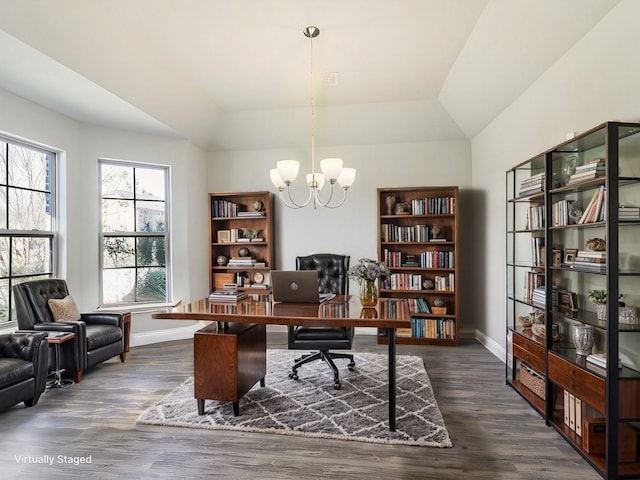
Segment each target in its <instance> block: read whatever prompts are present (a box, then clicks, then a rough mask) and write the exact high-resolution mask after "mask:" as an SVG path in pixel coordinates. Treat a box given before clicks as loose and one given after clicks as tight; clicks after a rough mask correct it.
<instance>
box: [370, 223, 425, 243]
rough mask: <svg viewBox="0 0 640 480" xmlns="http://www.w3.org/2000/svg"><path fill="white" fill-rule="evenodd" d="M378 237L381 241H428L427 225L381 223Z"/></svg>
mask: <svg viewBox="0 0 640 480" xmlns="http://www.w3.org/2000/svg"><path fill="white" fill-rule="evenodd" d="M380 239H381V240H382V241H383V242H428V241H429V227H428V226H427V225H408V226H402V225H393V224H390V223H383V224H382V225H381V232H380Z"/></svg>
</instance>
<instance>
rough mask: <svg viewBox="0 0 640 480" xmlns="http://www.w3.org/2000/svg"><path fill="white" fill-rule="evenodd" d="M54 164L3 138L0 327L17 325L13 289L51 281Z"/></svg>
mask: <svg viewBox="0 0 640 480" xmlns="http://www.w3.org/2000/svg"><path fill="white" fill-rule="evenodd" d="M55 160H56V154H55V153H53V152H48V151H45V150H42V149H40V148H38V147H35V146H33V145H27V144H24V143H21V142H18V141H15V140H12V139H9V138H3V137H0V324H2V323H3V322H8V321H15V308H14V305H13V300H12V292H11V287H12V286H13V285H15V284H16V283H20V282H23V281H26V280H35V279H38V278H47V277H51V276H53V273H54V272H53V270H54V264H55V262H54V259H53V255H54V252H55V248H54V242H55V231H54V219H55V214H54V213H55V212H54V209H55V202H54V192H53V188H54V185H55V182H54V177H53V174H54V171H55Z"/></svg>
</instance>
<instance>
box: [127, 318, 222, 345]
mask: <svg viewBox="0 0 640 480" xmlns="http://www.w3.org/2000/svg"><path fill="white" fill-rule="evenodd" d="M210 323H211V322H206V321H204V320H200V321H197V322H195V323H194V324H192V325H187V326H186V327H177V328H167V329H165V330H153V331H149V332H140V333H134V334H132V335H131V340H130V342H131V346H132V347H139V346H141V345H151V344H154V343H162V342H170V341H172V340H188V339H190V338H193V334H194V333H195V332H197V331H198V330H200V329H201V328H204V327H206V326H207V325H209V324H210Z"/></svg>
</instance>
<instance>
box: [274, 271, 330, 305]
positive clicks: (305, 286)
mask: <svg viewBox="0 0 640 480" xmlns="http://www.w3.org/2000/svg"><path fill="white" fill-rule="evenodd" d="M271 288H272V292H273V301H274V302H283V303H322V302H326V301H327V300H330V299H332V298H333V297H335V296H336V295H335V294H334V293H319V292H318V272H316V271H315V270H272V271H271Z"/></svg>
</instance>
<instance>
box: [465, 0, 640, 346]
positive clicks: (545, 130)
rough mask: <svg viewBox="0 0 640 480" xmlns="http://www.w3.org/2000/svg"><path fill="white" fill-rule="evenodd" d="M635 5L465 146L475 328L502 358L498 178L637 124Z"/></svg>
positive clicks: (638, 14) (616, 14)
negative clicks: (560, 148) (604, 130)
mask: <svg viewBox="0 0 640 480" xmlns="http://www.w3.org/2000/svg"><path fill="white" fill-rule="evenodd" d="M638 18H640V2H637V1H634V0H626V1H622V2H620V4H619V5H618V6H616V7H614V8H613V9H612V11H611V12H610V13H609V14H608V15H607V16H606V17H605V18H604V19H603V20H602V21H601V22H600V23H599V24H598V25H596V27H594V28H593V29H592V30H591V31H590V32H589V33H587V34H586V35H585V36H584V38H583V39H582V40H581V41H580V42H579V43H578V44H576V45H575V47H574V48H572V49H571V50H570V51H569V52H568V53H567V54H566V55H565V56H564V57H563V58H561V59H560V60H559V61H558V62H557V63H556V64H555V65H553V66H552V67H551V68H550V69H549V70H548V71H547V72H545V74H544V75H542V76H541V77H540V78H539V79H538V80H537V81H536V82H535V83H534V84H533V85H532V86H531V87H530V88H529V89H528V90H527V91H526V92H525V93H524V94H523V95H521V97H520V98H518V100H516V101H515V102H514V103H513V104H512V105H510V106H509V107H508V108H507V109H505V111H504V112H502V114H500V115H499V116H498V117H497V118H496V119H495V120H494V121H493V122H492V123H491V124H490V125H489V126H488V127H487V128H485V129H484V131H483V132H482V133H480V134H479V135H477V136H476V137H475V138H474V139H473V140H472V157H473V173H472V179H473V188H474V191H477V192H479V193H478V196H477V198H476V202H474V208H475V210H474V212H473V213H474V215H473V217H474V226H473V228H474V231H476V232H478V247H479V248H478V252H477V254H476V255H475V256H474V269H475V270H476V271H480V272H484V279H483V281H480V282H477V284H476V285H475V289H474V292H473V297H474V299H475V300H476V302H477V305H476V310H477V313H478V317H477V320H476V326H477V328H478V330H479V334H480V335H481V336H485V337H486V338H485V340H486V342H487V345H488V346H489V347H490V348H491V349H492V350H493V351H494V353H496V355H498V356H500V357H502V358H504V344H505V325H506V322H505V291H506V290H505V267H504V264H505V204H504V202H505V198H506V194H505V188H504V187H505V171H506V170H507V169H508V168H509V167H511V166H513V165H515V164H517V163H520V162H522V161H524V160H527V159H529V158H531V157H533V156H534V155H536V154H538V153H541V152H543V151H545V150H547V149H548V148H550V147H553V146H554V145H555V144H557V143H560V142H562V141H564V140H565V135H566V134H567V133H568V132H582V131H585V130H588V129H589V128H591V127H594V126H596V125H598V124H600V123H602V122H604V121H607V120H621V121H636V122H637V121H638V120H640V95H639V94H638V86H639V85H640V63H638V61H637V59H638V58H639V56H640V42H638V40H637V34H638V22H637V19H638Z"/></svg>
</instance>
